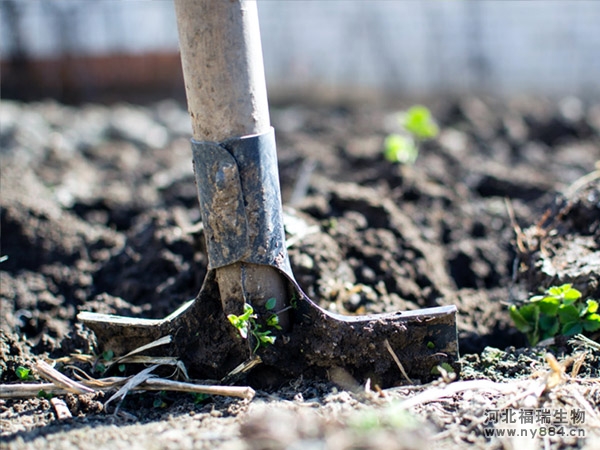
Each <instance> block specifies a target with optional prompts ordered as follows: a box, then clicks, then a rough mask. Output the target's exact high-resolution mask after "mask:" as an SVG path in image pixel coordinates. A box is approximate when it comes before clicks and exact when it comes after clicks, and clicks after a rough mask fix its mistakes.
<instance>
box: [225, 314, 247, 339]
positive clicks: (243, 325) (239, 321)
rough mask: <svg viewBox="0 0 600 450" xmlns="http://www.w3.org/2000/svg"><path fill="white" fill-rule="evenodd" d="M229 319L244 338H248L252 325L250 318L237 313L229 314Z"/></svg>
mask: <svg viewBox="0 0 600 450" xmlns="http://www.w3.org/2000/svg"><path fill="white" fill-rule="evenodd" d="M227 319H228V320H229V322H230V323H231V325H233V326H234V327H235V328H236V329H237V330H238V331H239V333H240V336H242V338H244V339H246V338H247V337H248V329H249V327H250V324H249V322H250V319H249V318H248V319H245V318H244V316H236V315H235V314H229V315H228V316H227Z"/></svg>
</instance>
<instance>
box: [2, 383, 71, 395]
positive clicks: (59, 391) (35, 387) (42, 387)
mask: <svg viewBox="0 0 600 450" xmlns="http://www.w3.org/2000/svg"><path fill="white" fill-rule="evenodd" d="M40 392H44V393H47V394H52V395H64V394H68V393H69V391H68V390H67V389H64V388H62V387H60V386H57V385H56V384H54V383H19V384H2V385H0V398H33V397H37V396H38V395H39V394H40Z"/></svg>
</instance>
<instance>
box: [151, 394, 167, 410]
mask: <svg viewBox="0 0 600 450" xmlns="http://www.w3.org/2000/svg"><path fill="white" fill-rule="evenodd" d="M166 395H167V393H166V392H165V391H159V392H158V395H157V396H156V397H154V401H153V402H152V406H153V407H154V408H166V407H167V403H166V402H165V400H164V399H165V397H166Z"/></svg>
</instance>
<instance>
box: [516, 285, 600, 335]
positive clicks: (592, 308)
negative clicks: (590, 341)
mask: <svg viewBox="0 0 600 450" xmlns="http://www.w3.org/2000/svg"><path fill="white" fill-rule="evenodd" d="M509 312H510V317H511V318H512V320H513V322H514V323H515V326H516V327H517V329H518V330H519V331H521V332H523V333H525V334H526V336H527V339H528V341H529V344H530V345H532V346H534V345H536V344H537V343H538V342H539V341H540V340H544V339H548V338H551V337H554V336H556V335H564V336H574V335H576V334H580V333H585V332H592V331H597V330H600V314H598V301H597V300H592V299H588V300H585V301H584V300H583V299H582V295H581V292H579V291H578V290H577V289H575V288H573V286H572V285H571V284H568V283H567V284H563V285H561V286H553V287H551V288H549V289H548V290H546V291H545V292H544V294H543V295H535V296H533V297H531V298H530V299H529V301H528V302H527V303H525V304H524V305H522V306H520V307H517V306H516V305H511V306H510V308H509Z"/></svg>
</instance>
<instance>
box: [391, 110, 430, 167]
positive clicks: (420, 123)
mask: <svg viewBox="0 0 600 450" xmlns="http://www.w3.org/2000/svg"><path fill="white" fill-rule="evenodd" d="M400 126H401V127H402V131H403V134H390V135H388V136H387V138H386V139H385V142H384V144H383V145H384V156H385V159H387V160H388V161H390V162H393V163H400V164H414V162H415V161H416V160H417V157H418V156H419V145H420V143H421V142H422V141H424V140H426V139H432V138H434V137H436V136H437V135H438V133H439V128H438V126H437V124H436V123H435V120H434V119H433V115H432V114H431V112H430V111H429V109H427V108H426V107H425V106H421V105H416V106H413V107H411V108H410V109H409V110H408V111H406V112H405V113H403V114H401V115H400Z"/></svg>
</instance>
